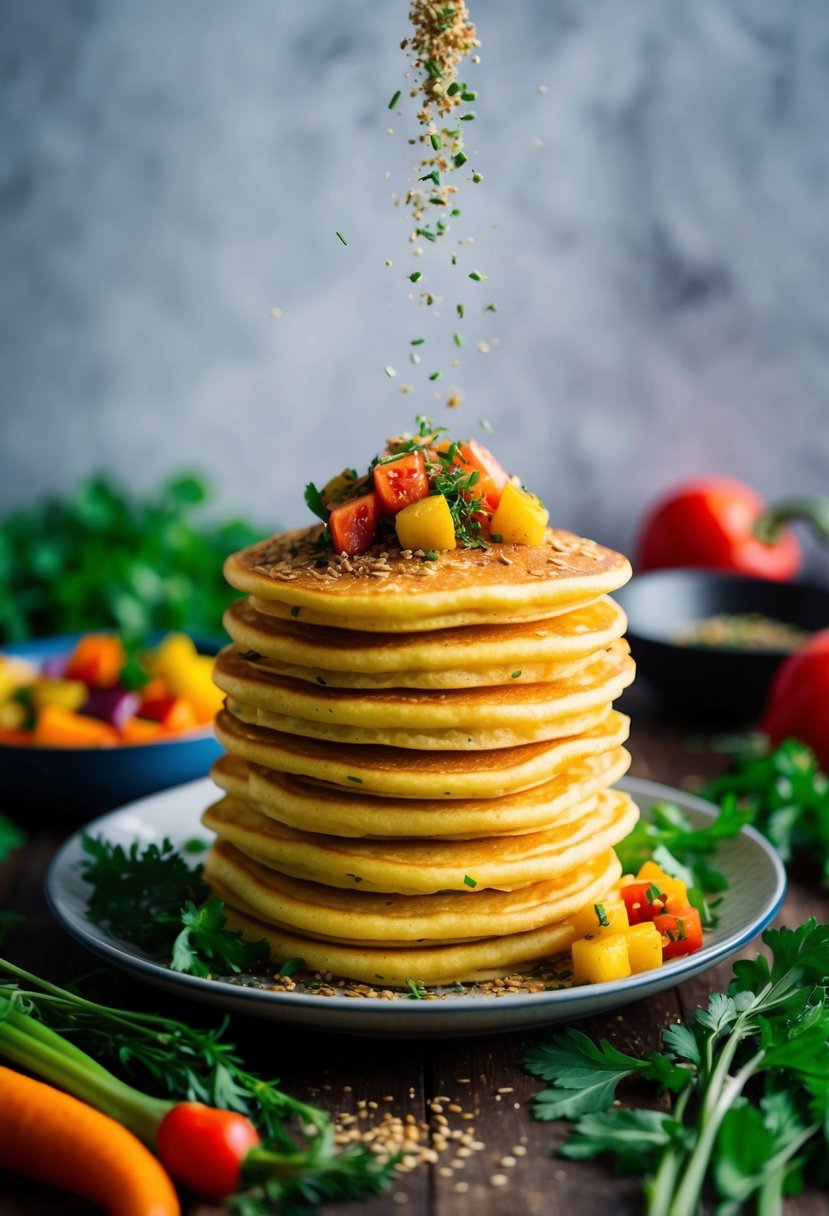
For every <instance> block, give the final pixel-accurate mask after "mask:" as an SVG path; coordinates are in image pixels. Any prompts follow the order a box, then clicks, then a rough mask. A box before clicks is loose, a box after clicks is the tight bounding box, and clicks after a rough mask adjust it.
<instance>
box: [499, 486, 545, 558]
mask: <svg viewBox="0 0 829 1216" xmlns="http://www.w3.org/2000/svg"><path fill="white" fill-rule="evenodd" d="M549 518H550V512H549V511H548V510H547V508H546V507H545V506H544V504H543V503H542V501H541V499H540V498H536V496H535V494H529V493H528V492H527V491H526V490H522V489H521V488H520V486H517V485H515V483H514V482H512V481H508V482H507V484H506V485H505V486H504V488H503V490H502V491H501V499H500V502H499V503H498V506H497V507H496V508H495V513H494V514H493V516H492V519H491V520H490V524H489V531H490V535H491V536H492V537H493V538H494V537H500V538H501V540H502V541H503V542H504V544H518V545H540V544H543V542H544V536H545V533H546V530H547V521H548V519H549Z"/></svg>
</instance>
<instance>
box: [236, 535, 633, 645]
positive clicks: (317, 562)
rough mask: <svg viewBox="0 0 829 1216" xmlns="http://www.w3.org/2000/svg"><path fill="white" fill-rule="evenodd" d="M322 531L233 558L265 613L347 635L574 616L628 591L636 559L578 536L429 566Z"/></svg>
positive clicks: (239, 577)
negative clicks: (350, 548)
mask: <svg viewBox="0 0 829 1216" xmlns="http://www.w3.org/2000/svg"><path fill="white" fill-rule="evenodd" d="M321 535H322V527H321V525H319V526H315V527H311V528H302V529H296V530H294V531H291V532H283V533H281V534H280V535H279V536H274V537H271V538H270V539H269V540H266V541H262V542H260V543H259V544H257V545H253V546H251V547H250V548H248V549H243V550H241V551H240V552H239V553H234V554H231V556H230V557H228V559H227V561H226V562H225V567H224V570H225V577H226V579H227V581H228V582H229V583H230V584H231V586H233V587H236V588H237V589H238V590H239V591H243V592H245V593H246V594H248V595H249V596H250V597H251V604H252V606H253V607H254V608H255V609H256V610H257V611H259V612H265V613H270V614H272V615H274V616H277V617H280V618H288V617H293V618H294V619H299V620H301V621H302V622H304V623H308V624H310V625H324V626H334V627H335V628H338V629H357V630H369V631H372V632H373V631H375V630H379V631H381V632H388V633H401V632H402V633H409V632H418V631H421V630H430V629H443V628H448V627H451V626H455V625H485V624H492V623H495V624H497V623H500V622H503V621H504V620H507V621H511V622H515V621H532V620H540V619H543V618H545V617H550V616H554V615H556V614H557V613H560V612H567V611H569V610H570V609H572V608H576V607H578V606H580V605H583V604H587V603H590V602H592V601H594V600H596V599H598V598H599V597H600V596H602V595H605V594H607V593H608V592H611V591H614V590H616V588H618V587H621V586H623V585H624V584H625V583H626V582H627V581H628V579H629V578H630V575H631V568H630V563H629V562H628V560H627V558H625V557H623V556H622V555H621V554H619V553H615V552H613V551H612V550H611V549H606V548H604V547H603V546H601V545H597V544H596V543H595V542H594V541H591V540H585V539H583V538H582V537H578V536H574V535H573V534H572V533H569V532H561V531H554V530H553V529H548V531H547V536H546V540H545V543H544V544H543V545H518V544H498V545H493V546H491V547H490V548H485V549H465V548H459V549H452V550H446V551H443V552H441V553H440V554H439V556H438V558H437V560H435V561H428V560H424V558H422V557H419V556H417V555H416V554H413V553H412V552H411V551H410V550H400V549H394V548H389V549H386V548H380V547H375V548H374V549H371V550H369V552H368V553H364V554H361V555H360V556H359V557H347V556H345V555H342V554H334V553H331V552H330V551H329V550H327V549H326V548H324V547H323V545H322V544H321Z"/></svg>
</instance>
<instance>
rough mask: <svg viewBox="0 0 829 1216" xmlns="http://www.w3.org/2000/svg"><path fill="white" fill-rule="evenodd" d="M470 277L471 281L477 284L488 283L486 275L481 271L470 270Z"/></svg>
mask: <svg viewBox="0 0 829 1216" xmlns="http://www.w3.org/2000/svg"><path fill="white" fill-rule="evenodd" d="M469 277H470V279H472V280H473V281H474V282H475V283H483V282H485V281H486V275H485V274H481V272H480V270H470V272H469Z"/></svg>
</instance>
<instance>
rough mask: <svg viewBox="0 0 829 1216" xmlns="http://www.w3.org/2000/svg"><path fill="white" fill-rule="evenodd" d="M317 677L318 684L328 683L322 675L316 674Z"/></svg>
mask: <svg viewBox="0 0 829 1216" xmlns="http://www.w3.org/2000/svg"><path fill="white" fill-rule="evenodd" d="M315 679H316V681H317V683H318V684H322V685H325V684H327V680H324V679H323V677H322V676H316V677H315Z"/></svg>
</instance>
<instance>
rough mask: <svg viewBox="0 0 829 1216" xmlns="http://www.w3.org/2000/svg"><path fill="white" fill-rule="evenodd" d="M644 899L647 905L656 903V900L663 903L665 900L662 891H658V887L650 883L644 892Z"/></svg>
mask: <svg viewBox="0 0 829 1216" xmlns="http://www.w3.org/2000/svg"><path fill="white" fill-rule="evenodd" d="M645 899H646V900H647V901H648V903H649V904H655V903H656V902H657V900H659V901H663V900H664V899H665V896H664V894H663V893H662V891H660V890H659V887H658V886H657V885H656V883H655V882H652V883H651V885H650V886H649V887H648V889H647V891H646V892H645Z"/></svg>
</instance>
